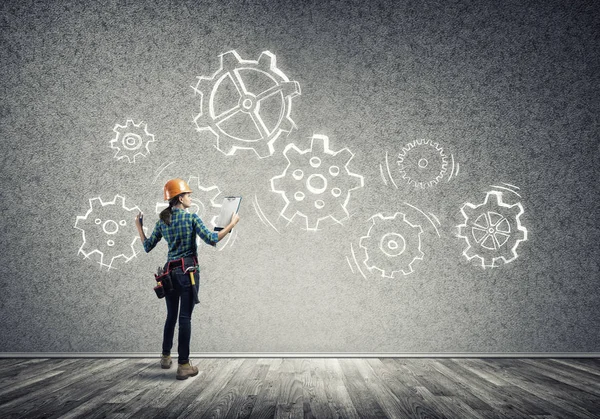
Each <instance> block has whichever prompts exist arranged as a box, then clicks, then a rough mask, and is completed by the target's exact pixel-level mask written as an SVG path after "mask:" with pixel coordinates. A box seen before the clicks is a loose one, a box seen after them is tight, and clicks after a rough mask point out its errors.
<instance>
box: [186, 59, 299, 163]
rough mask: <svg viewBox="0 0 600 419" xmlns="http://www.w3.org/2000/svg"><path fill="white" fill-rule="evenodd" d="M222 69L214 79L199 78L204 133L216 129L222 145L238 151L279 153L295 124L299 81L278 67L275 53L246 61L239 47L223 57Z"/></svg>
mask: <svg viewBox="0 0 600 419" xmlns="http://www.w3.org/2000/svg"><path fill="white" fill-rule="evenodd" d="M220 58H221V68H220V69H219V70H217V72H216V73H215V74H213V76H212V77H204V76H201V77H199V80H198V83H197V84H196V87H193V89H194V91H195V92H196V93H197V94H199V95H200V113H199V114H198V115H197V116H196V117H195V118H194V122H195V123H196V126H197V128H198V131H202V130H210V131H211V132H212V133H213V134H214V135H215V136H216V138H217V146H216V147H217V149H218V150H220V151H221V152H222V153H224V154H225V155H228V156H230V155H233V154H234V153H235V152H236V150H239V149H251V150H254V152H255V153H256V154H257V155H258V156H259V157H260V158H264V157H268V156H271V155H273V153H274V151H275V149H274V147H273V143H274V142H275V141H276V140H277V138H279V136H280V135H281V133H282V132H290V131H291V130H292V128H294V127H295V124H294V122H293V121H292V119H291V117H290V112H291V107H292V98H293V97H295V96H298V95H300V85H299V84H298V82H295V81H290V80H289V79H288V77H287V76H286V75H285V74H284V73H283V72H282V71H281V70H279V69H278V68H277V66H276V58H275V55H274V54H272V53H271V52H269V51H264V52H263V53H262V54H261V55H260V57H259V58H258V60H257V61H253V60H243V59H242V58H241V57H240V56H239V54H238V53H237V52H236V51H229V52H226V53H224V54H222V55H221V56H220Z"/></svg>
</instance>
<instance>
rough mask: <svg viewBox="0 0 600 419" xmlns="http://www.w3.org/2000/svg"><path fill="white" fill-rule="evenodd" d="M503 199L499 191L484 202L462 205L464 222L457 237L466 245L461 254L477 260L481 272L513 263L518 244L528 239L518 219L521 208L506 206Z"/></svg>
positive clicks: (516, 205)
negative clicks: (502, 264) (499, 265)
mask: <svg viewBox="0 0 600 419" xmlns="http://www.w3.org/2000/svg"><path fill="white" fill-rule="evenodd" d="M502 196H503V195H502V192H498V191H491V192H488V193H487V194H486V196H485V201H483V203H481V204H479V205H474V204H471V203H465V204H464V205H463V206H462V208H461V210H460V212H461V213H462V215H463V217H464V218H465V221H464V224H461V225H459V226H458V231H459V233H458V237H460V238H463V239H464V240H465V241H466V242H467V247H466V248H465V250H464V252H463V255H464V256H465V257H466V258H467V259H468V260H471V259H473V258H476V259H479V260H480V261H481V266H482V267H483V268H484V269H485V268H493V267H497V266H498V264H497V263H500V261H503V262H504V263H510V262H512V261H513V260H515V259H516V258H517V257H518V254H517V248H518V247H519V243H521V242H523V241H526V240H527V229H526V228H525V227H523V225H521V220H520V217H521V215H522V214H523V205H522V204H521V203H520V202H518V203H516V204H512V205H511V204H507V203H505V202H504V201H503V200H502Z"/></svg>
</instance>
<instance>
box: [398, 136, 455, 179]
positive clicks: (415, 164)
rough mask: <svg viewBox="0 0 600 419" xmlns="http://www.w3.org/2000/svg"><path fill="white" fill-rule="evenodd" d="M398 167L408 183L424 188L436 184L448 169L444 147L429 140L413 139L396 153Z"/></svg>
mask: <svg viewBox="0 0 600 419" xmlns="http://www.w3.org/2000/svg"><path fill="white" fill-rule="evenodd" d="M397 163H398V169H399V173H400V175H401V176H402V179H405V180H406V182H407V183H408V184H409V185H411V184H412V185H414V186H415V187H416V188H421V189H425V187H426V186H427V187H432V186H433V185H435V184H437V183H438V182H439V181H440V180H441V179H442V178H443V177H444V174H446V171H447V170H448V156H447V155H446V153H445V152H444V149H443V148H442V147H441V146H440V145H439V144H438V143H434V142H431V141H430V140H414V141H412V142H410V143H408V144H406V145H405V146H404V147H402V151H401V152H400V154H398V161H397Z"/></svg>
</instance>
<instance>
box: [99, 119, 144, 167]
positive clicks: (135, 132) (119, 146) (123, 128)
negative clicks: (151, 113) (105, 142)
mask: <svg viewBox="0 0 600 419" xmlns="http://www.w3.org/2000/svg"><path fill="white" fill-rule="evenodd" d="M113 131H114V132H115V133H116V136H115V138H113V139H112V140H111V141H110V148H112V149H113V150H116V152H115V156H114V157H115V158H116V159H117V160H121V159H127V161H128V162H129V163H135V158H136V156H142V157H147V156H148V154H150V149H149V144H150V143H152V142H154V135H153V134H150V133H149V132H148V125H147V124H145V123H144V122H143V121H140V122H139V123H138V124H135V123H134V122H133V120H131V119H128V120H127V122H126V124H125V125H119V124H116V125H115V127H114V129H113Z"/></svg>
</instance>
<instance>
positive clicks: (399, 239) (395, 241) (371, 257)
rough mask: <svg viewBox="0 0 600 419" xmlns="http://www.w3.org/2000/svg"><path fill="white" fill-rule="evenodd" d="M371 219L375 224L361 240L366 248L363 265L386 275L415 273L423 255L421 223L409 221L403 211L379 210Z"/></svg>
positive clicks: (389, 276) (361, 244)
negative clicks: (383, 212)
mask: <svg viewBox="0 0 600 419" xmlns="http://www.w3.org/2000/svg"><path fill="white" fill-rule="evenodd" d="M370 220H371V221H372V225H371V227H370V228H369V231H368V233H367V235H366V236H363V237H361V238H360V243H359V245H360V247H361V248H362V249H363V251H364V259H363V265H364V266H365V267H366V268H367V269H368V270H369V272H373V271H374V270H376V271H378V272H380V273H381V276H382V277H387V278H393V277H395V276H396V274H398V273H402V274H403V275H408V274H410V273H412V272H413V271H414V270H413V265H414V264H415V262H416V261H417V260H422V259H423V256H424V254H423V252H422V251H421V234H422V233H423V229H422V228H421V226H420V225H418V224H413V223H411V222H410V221H408V220H407V219H406V214H404V213H401V212H396V213H395V214H394V215H391V216H384V215H383V214H377V215H374V216H373V217H371V218H370Z"/></svg>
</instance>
